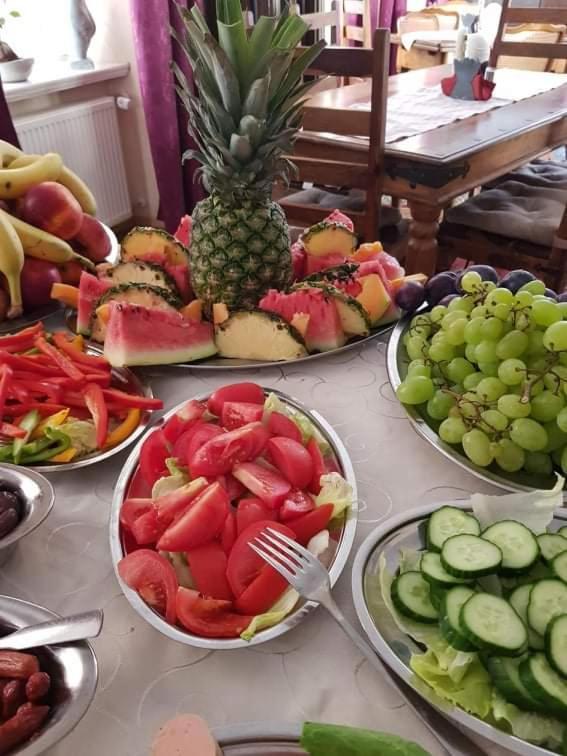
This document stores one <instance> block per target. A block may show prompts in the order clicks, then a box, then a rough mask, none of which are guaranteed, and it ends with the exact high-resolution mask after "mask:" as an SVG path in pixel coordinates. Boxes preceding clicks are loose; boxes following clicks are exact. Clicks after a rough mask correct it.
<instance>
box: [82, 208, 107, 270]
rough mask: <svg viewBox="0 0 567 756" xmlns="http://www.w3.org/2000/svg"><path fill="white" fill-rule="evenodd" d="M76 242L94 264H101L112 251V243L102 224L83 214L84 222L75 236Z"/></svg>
mask: <svg viewBox="0 0 567 756" xmlns="http://www.w3.org/2000/svg"><path fill="white" fill-rule="evenodd" d="M73 241H74V242H78V243H79V244H80V245H81V249H80V250H79V251H80V252H81V254H84V255H85V257H88V258H89V260H92V261H93V262H94V263H101V262H104V260H106V256H107V255H108V253H109V252H110V250H111V247H112V243H111V241H110V239H109V238H108V234H107V233H106V230H105V228H104V226H103V225H102V223H101V222H100V221H99V220H97V219H96V218H93V216H92V215H87V213H83V222H82V224H81V228H80V229H79V233H78V234H76V235H75V237H74V239H73Z"/></svg>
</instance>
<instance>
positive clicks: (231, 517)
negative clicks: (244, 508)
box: [220, 510, 236, 556]
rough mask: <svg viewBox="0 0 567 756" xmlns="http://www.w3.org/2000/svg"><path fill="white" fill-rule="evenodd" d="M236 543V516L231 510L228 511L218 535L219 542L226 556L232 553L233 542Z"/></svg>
mask: <svg viewBox="0 0 567 756" xmlns="http://www.w3.org/2000/svg"><path fill="white" fill-rule="evenodd" d="M235 541H236V515H235V514H234V512H233V511H232V510H230V511H229V513H228V515H227V516H226V520H225V521H224V525H223V526H222V531H221V534H220V542H221V546H222V548H223V551H224V553H225V554H226V555H227V556H228V555H229V554H230V552H231V551H232V547H233V546H234V542H235Z"/></svg>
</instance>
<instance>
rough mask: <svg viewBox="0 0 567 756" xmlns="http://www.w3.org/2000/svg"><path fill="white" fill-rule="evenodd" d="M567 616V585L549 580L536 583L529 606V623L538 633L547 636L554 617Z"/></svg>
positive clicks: (559, 581)
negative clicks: (547, 630)
mask: <svg viewBox="0 0 567 756" xmlns="http://www.w3.org/2000/svg"><path fill="white" fill-rule="evenodd" d="M560 614H567V585H565V583H563V582H561V580H556V579H554V578H549V579H547V580H539V581H538V582H537V583H535V585H534V587H533V588H532V592H531V593H530V601H529V604H528V623H529V625H530V627H531V628H533V629H534V630H535V631H536V633H539V634H540V635H545V631H546V629H547V626H548V625H549V623H550V622H551V620H552V619H553V618H554V617H557V616H559V615H560Z"/></svg>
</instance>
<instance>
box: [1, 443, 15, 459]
mask: <svg viewBox="0 0 567 756" xmlns="http://www.w3.org/2000/svg"><path fill="white" fill-rule="evenodd" d="M13 454H14V444H13V443H12V444H3V445H2V446H0V462H8V461H11V460H12V458H13Z"/></svg>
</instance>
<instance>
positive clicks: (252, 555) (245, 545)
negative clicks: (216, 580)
mask: <svg viewBox="0 0 567 756" xmlns="http://www.w3.org/2000/svg"><path fill="white" fill-rule="evenodd" d="M267 527H270V528H273V529H274V530H277V531H278V532H279V533H283V534H284V535H286V536H288V538H293V539H294V540H296V538H295V533H294V532H293V530H291V529H290V528H288V527H287V526H286V525H282V524H281V523H279V522H272V521H271V520H261V521H260V522H255V523H253V524H252V525H249V526H248V527H247V528H246V530H245V531H244V532H243V533H241V534H240V535H239V536H238V538H237V539H236V542H235V544H234V546H233V547H232V551H231V552H230V554H229V557H228V564H227V567H226V576H227V578H228V582H229V584H230V587H231V589H232V592H233V593H234V595H235V596H236V597H239V596H240V595H241V594H242V593H244V591H245V590H246V588H248V586H249V585H250V583H252V581H253V580H255V578H257V577H258V575H259V574H260V572H261V570H262V569H263V568H264V567H265V566H266V562H264V560H263V559H262V557H261V556H258V554H256V552H255V551H252V549H251V548H250V546H249V543H250V542H251V541H253V540H254V539H255V538H256V537H257V536H259V535H260V533H261V532H262V531H263V530H264V529H265V528H267Z"/></svg>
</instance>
